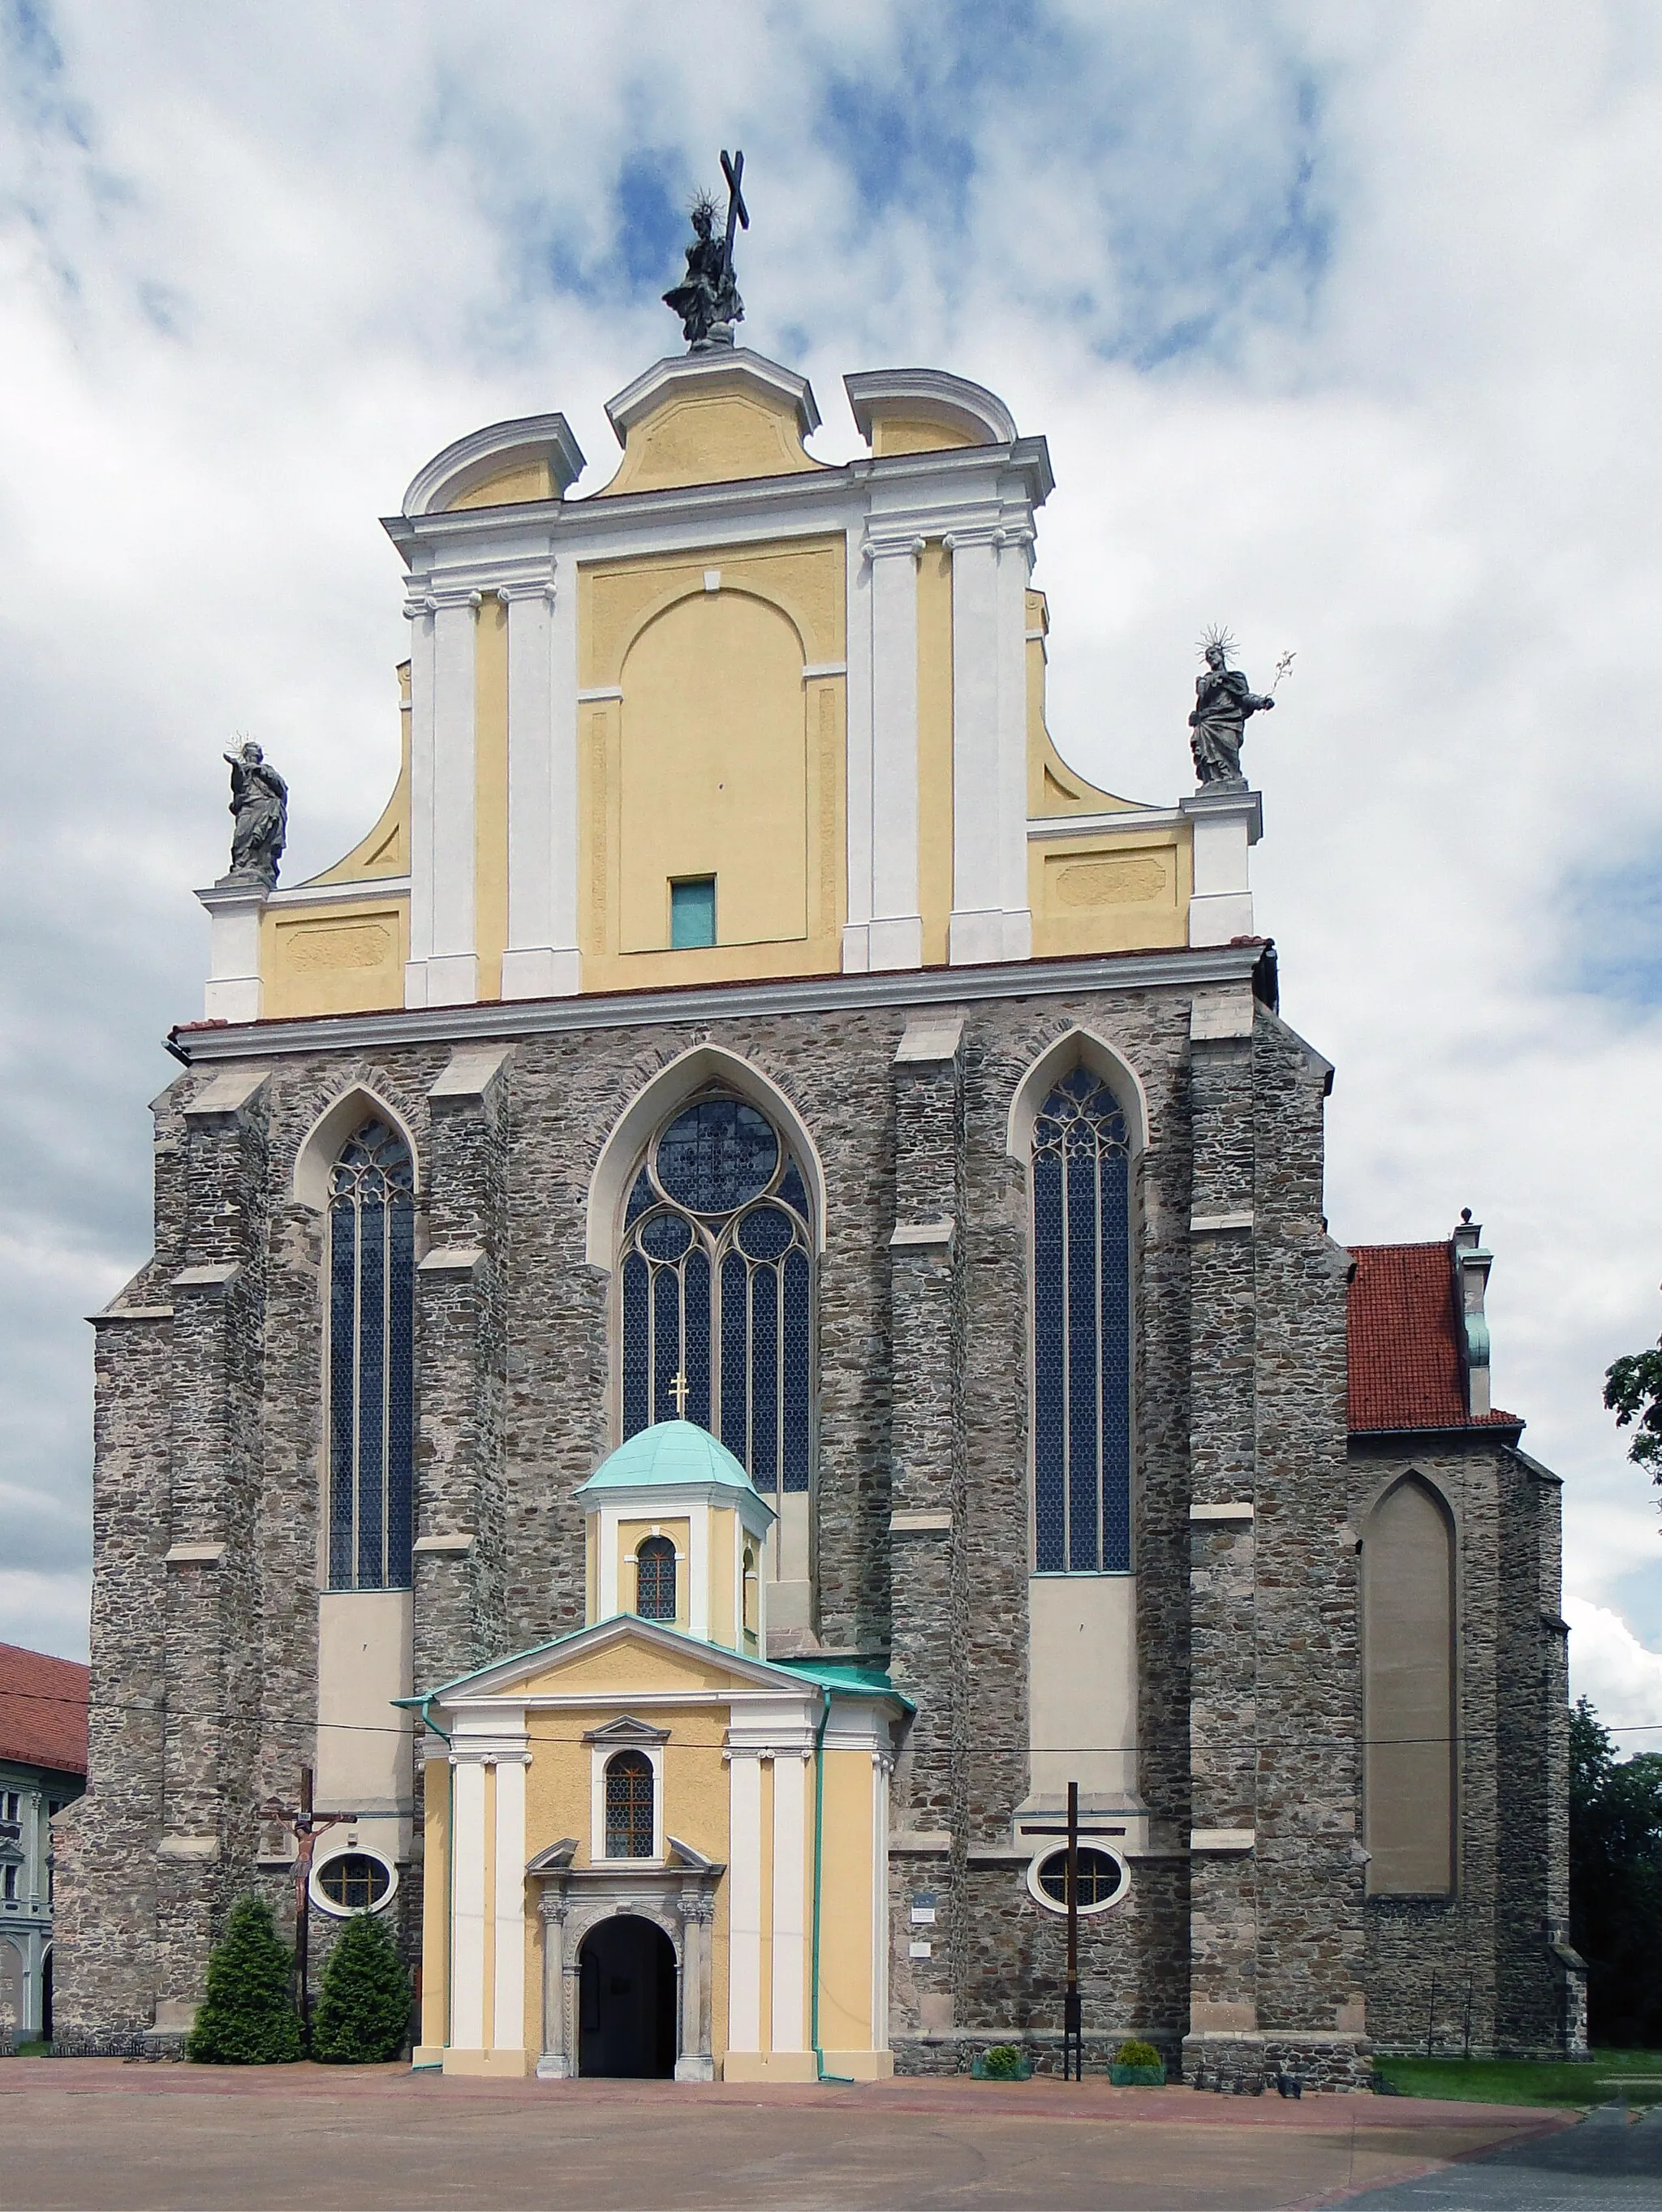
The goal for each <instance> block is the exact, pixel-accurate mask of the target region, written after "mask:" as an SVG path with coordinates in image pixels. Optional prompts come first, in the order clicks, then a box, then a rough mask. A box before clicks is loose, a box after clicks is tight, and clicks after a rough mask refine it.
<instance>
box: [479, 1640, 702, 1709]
mask: <svg viewBox="0 0 1662 2212" xmlns="http://www.w3.org/2000/svg"><path fill="white" fill-rule="evenodd" d="M637 1638H638V1640H637ZM732 1680H733V1677H732V1674H730V1673H729V1672H728V1668H726V1667H725V1666H724V1665H723V1664H722V1662H721V1654H720V1652H718V1651H715V1650H712V1651H711V1652H710V1654H709V1657H708V1658H705V1657H704V1656H703V1653H702V1652H697V1651H690V1650H666V1649H665V1647H664V1646H663V1645H661V1644H657V1643H656V1642H649V1641H648V1639H647V1638H645V1637H643V1636H640V1635H639V1632H638V1631H636V1632H632V1633H631V1634H630V1635H627V1636H621V1637H619V1638H618V1641H617V1642H616V1643H615V1644H610V1645H608V1646H607V1647H606V1649H605V1650H600V1651H586V1652H584V1653H582V1654H581V1656H578V1657H576V1658H574V1659H569V1660H566V1661H563V1662H555V1663H554V1664H553V1665H551V1667H550V1668H549V1669H548V1671H547V1672H546V1673H545V1674H538V1675H534V1676H533V1677H531V1678H529V1679H528V1680H527V1682H526V1685H525V1690H526V1694H527V1696H538V1695H541V1694H545V1693H546V1694H550V1695H554V1694H564V1695H569V1696H575V1695H577V1694H578V1693H580V1692H597V1693H604V1694H607V1695H610V1694H612V1692H618V1694H622V1693H623V1692H624V1691H625V1690H626V1691H628V1692H630V1693H634V1692H641V1691H646V1690H722V1689H725V1688H726V1687H727V1686H728V1684H729V1683H730V1682H731V1681H732ZM516 1694H517V1692H516Z"/></svg>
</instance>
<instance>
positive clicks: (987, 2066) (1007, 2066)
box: [981, 2043, 1021, 2081]
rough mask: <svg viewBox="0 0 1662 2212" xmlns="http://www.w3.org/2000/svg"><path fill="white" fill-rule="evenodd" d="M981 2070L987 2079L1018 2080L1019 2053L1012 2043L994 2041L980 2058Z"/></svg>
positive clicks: (1019, 2069)
mask: <svg viewBox="0 0 1662 2212" xmlns="http://www.w3.org/2000/svg"><path fill="white" fill-rule="evenodd" d="M981 2070H982V2073H983V2077H984V2078H985V2079H986V2080H987V2081H1020V2079H1021V2053H1020V2051H1018V2050H1017V2049H1016V2046H1015V2045H1014V2043H995V2044H994V2045H992V2047H991V2048H990V2049H989V2051H988V2052H987V2055H986V2057H984V2058H983V2060H982V2062H981Z"/></svg>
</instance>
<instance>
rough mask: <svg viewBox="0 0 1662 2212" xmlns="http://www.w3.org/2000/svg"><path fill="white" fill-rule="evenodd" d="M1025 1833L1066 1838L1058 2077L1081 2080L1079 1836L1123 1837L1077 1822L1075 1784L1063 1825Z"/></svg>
mask: <svg viewBox="0 0 1662 2212" xmlns="http://www.w3.org/2000/svg"><path fill="white" fill-rule="evenodd" d="M1021 1832H1022V1833H1023V1835H1025V1836H1065V1837H1066V1838H1067V1839H1068V1857H1067V1868H1068V1871H1067V1875H1066V1890H1065V1897H1066V1902H1067V1906H1068V1986H1067V1989H1066V1990H1065V1991H1064V1993H1063V1996H1062V2080H1063V2081H1067V2080H1068V2079H1069V2078H1070V2077H1071V2078H1072V2079H1073V2080H1074V2081H1083V2080H1084V2079H1085V2030H1084V2025H1083V2020H1082V2015H1081V2008H1080V1997H1079V1839H1080V1838H1081V1836H1123V1834H1124V1833H1125V1831H1124V1829H1123V1827H1119V1828H1095V1827H1092V1828H1081V1826H1080V1825H1079V1784H1078V1783H1077V1782H1070V1783H1069V1784H1068V1822H1067V1826H1065V1827H1043V1828H1033V1827H1029V1826H1028V1825H1027V1823H1026V1821H1025V1820H1024V1821H1023V1822H1022V1824H1021Z"/></svg>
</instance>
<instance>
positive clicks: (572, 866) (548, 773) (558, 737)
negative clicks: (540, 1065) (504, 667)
mask: <svg viewBox="0 0 1662 2212" xmlns="http://www.w3.org/2000/svg"><path fill="white" fill-rule="evenodd" d="M499 596H500V597H501V598H502V599H503V600H504V601H505V602H506V603H507V606H508V944H507V946H506V948H505V949H504V951H503V953H502V996H503V998H504V999H545V998H559V997H565V996H568V995H569V994H572V993H574V992H575V990H576V988H577V982H578V976H577V927H576V884H577V792H576V759H577V720H576V715H577V694H576V658H575V656H576V611H575V599H576V594H575V588H573V587H571V586H568V588H567V589H566V590H565V592H563V594H559V593H557V591H556V587H555V586H554V585H553V584H551V583H537V584H514V585H508V586H503V588H502V592H501V593H500V594H499ZM562 599H563V601H564V602H569V604H562ZM568 660H569V666H568V665H567V662H568Z"/></svg>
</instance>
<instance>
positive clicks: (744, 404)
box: [599, 380, 823, 499]
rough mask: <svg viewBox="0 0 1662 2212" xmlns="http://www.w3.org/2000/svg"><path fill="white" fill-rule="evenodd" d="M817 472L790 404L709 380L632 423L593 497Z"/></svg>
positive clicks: (604, 497) (667, 400) (756, 392)
mask: <svg viewBox="0 0 1662 2212" xmlns="http://www.w3.org/2000/svg"><path fill="white" fill-rule="evenodd" d="M822 465H823V464H821V463H820V462H819V461H816V460H814V459H813V457H812V456H811V455H810V454H809V453H807V451H806V450H805V449H804V447H803V444H802V439H801V433H800V431H799V430H798V428H797V423H796V409H795V405H794V403H793V402H792V401H791V400H789V399H788V398H784V397H783V396H782V395H781V396H780V397H779V398H774V397H773V396H772V395H770V394H769V393H765V392H758V391H756V390H755V389H754V388H753V387H752V388H749V389H740V388H739V387H738V386H737V384H736V383H735V384H733V385H728V386H725V387H723V386H722V385H721V384H720V383H719V382H718V381H716V380H710V381H709V382H705V383H703V384H701V385H700V386H699V388H698V389H697V390H696V391H692V392H679V393H675V394H673V395H672V396H671V397H669V398H667V399H665V401H664V402H663V404H661V406H659V407H657V408H655V409H654V411H653V412H652V413H651V414H650V415H648V416H646V417H645V418H644V419H643V420H642V421H641V422H636V425H635V426H634V428H632V429H631V430H630V434H629V442H628V444H627V446H626V447H624V458H623V459H622V460H621V461H620V462H619V463H618V473H617V474H616V476H614V477H612V481H611V483H609V484H607V485H606V488H605V489H604V490H603V491H602V492H600V495H599V496H600V498H602V499H609V498H612V497H613V496H614V495H616V494H618V492H625V491H667V490H669V489H672V488H673V487H675V486H679V485H682V484H697V483H738V482H740V481H742V480H743V479H744V478H746V477H780V476H800V475H803V474H805V473H806V472H807V471H809V470H813V469H817V468H819V467H820V466H822Z"/></svg>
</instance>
